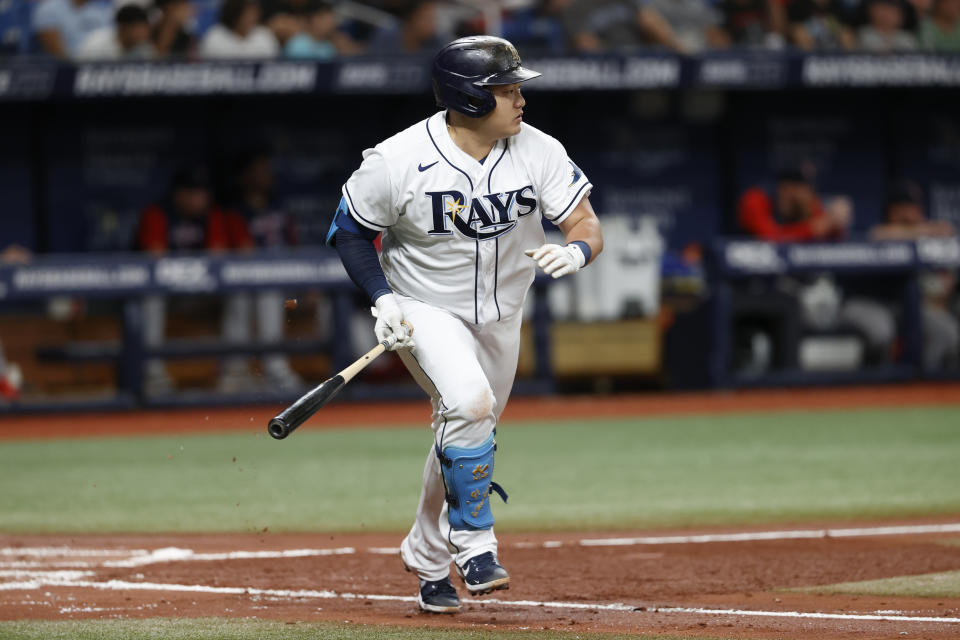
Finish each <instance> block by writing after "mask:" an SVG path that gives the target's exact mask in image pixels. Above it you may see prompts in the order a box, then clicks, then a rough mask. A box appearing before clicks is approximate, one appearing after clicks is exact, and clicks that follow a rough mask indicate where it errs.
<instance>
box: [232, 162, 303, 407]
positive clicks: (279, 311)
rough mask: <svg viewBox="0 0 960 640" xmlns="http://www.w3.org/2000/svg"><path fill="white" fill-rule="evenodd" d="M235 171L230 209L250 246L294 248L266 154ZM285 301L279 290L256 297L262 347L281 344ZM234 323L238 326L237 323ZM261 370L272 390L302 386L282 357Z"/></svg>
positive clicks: (267, 359) (272, 356) (274, 356)
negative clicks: (242, 224) (247, 232)
mask: <svg viewBox="0 0 960 640" xmlns="http://www.w3.org/2000/svg"><path fill="white" fill-rule="evenodd" d="M237 169H238V170H237V193H236V197H235V202H234V203H233V204H232V206H231V208H232V209H234V210H235V211H237V212H238V213H239V214H240V215H242V216H243V218H244V220H245V221H246V224H247V226H248V228H249V230H250V235H251V237H252V238H253V244H254V245H255V246H257V247H259V248H261V249H266V250H282V249H283V248H284V247H289V246H294V245H296V244H297V231H296V224H295V221H294V219H293V216H292V215H290V214H288V213H287V212H286V211H284V210H283V209H282V207H281V206H280V205H279V204H278V203H277V200H276V197H275V194H274V173H273V166H272V163H271V159H270V156H269V155H268V154H267V153H266V152H265V151H253V152H251V153H249V154H247V155H246V156H245V157H243V158H241V159H240V162H239V163H238V167H237ZM284 299H285V296H284V294H283V292H282V291H280V290H266V291H260V292H258V293H257V294H256V317H257V333H258V337H259V339H260V342H261V343H263V344H275V343H278V342H281V341H282V340H283V325H284V320H285V313H286V312H285V310H284ZM237 320H238V322H239V320H240V319H237ZM247 339H249V336H248V338H247ZM263 370H264V372H265V373H266V376H267V381H268V383H269V384H270V385H271V386H272V387H274V388H279V389H283V390H293V389H299V388H300V387H302V386H303V381H302V380H301V379H300V377H299V376H298V375H297V374H296V373H295V372H294V371H293V369H291V368H290V363H289V361H288V360H287V357H286V355H285V354H283V353H269V354H267V355H266V356H264V358H263Z"/></svg>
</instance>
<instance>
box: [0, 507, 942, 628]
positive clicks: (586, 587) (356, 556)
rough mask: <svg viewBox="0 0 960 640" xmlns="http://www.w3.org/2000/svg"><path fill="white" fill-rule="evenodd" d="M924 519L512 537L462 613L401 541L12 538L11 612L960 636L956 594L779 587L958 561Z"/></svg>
mask: <svg viewBox="0 0 960 640" xmlns="http://www.w3.org/2000/svg"><path fill="white" fill-rule="evenodd" d="M887 524H888V525H889V524H890V523H887ZM901 524H904V523H901ZM917 524H918V523H916V522H913V523H909V525H908V527H907V528H905V529H900V530H884V529H877V528H875V527H873V526H868V525H857V526H858V529H856V530H853V529H851V528H850V525H845V526H846V527H847V528H845V529H840V530H834V531H831V532H830V533H829V535H827V534H825V533H824V532H819V531H817V530H816V528H811V527H803V529H802V530H800V531H799V532H798V531H797V530H793V532H792V533H789V532H788V533H784V532H783V530H778V531H773V532H766V533H764V534H762V535H756V533H757V531H756V530H754V531H753V532H751V531H750V530H749V529H748V530H744V531H737V532H734V535H733V536H732V539H733V541H731V536H730V535H729V534H730V533H731V532H724V531H717V530H714V531H712V532H709V533H710V535H709V536H706V537H699V538H697V537H692V538H691V532H689V531H679V532H664V531H657V532H656V533H655V534H652V536H653V537H649V536H650V534H648V537H647V538H645V539H641V540H623V539H621V540H616V539H611V538H612V536H597V535H595V534H590V536H589V539H585V535H584V534H577V535H572V534H567V535H562V536H557V537H551V538H549V539H547V538H544V537H542V536H530V535H523V536H518V535H506V536H502V540H501V551H500V555H501V559H502V561H503V562H504V564H505V565H506V566H507V567H508V568H509V569H510V571H511V574H512V576H513V579H514V582H513V583H512V586H511V588H510V590H509V591H501V592H497V594H493V595H491V596H484V597H482V598H467V597H466V596H464V600H465V605H464V608H463V609H464V610H463V611H462V612H461V613H460V614H458V615H456V616H452V617H451V616H435V615H430V614H422V613H419V612H418V611H417V610H416V605H415V604H414V602H413V601H412V600H413V598H412V596H413V594H414V593H415V584H416V583H415V580H414V578H413V577H412V576H410V575H409V574H407V573H405V572H404V571H403V570H402V568H401V566H400V563H399V560H398V558H397V556H396V552H395V549H393V548H392V547H395V546H396V545H397V544H398V543H399V538H400V536H397V535H357V534H350V535H320V534H317V535H274V534H269V533H265V534H262V535H259V536H253V535H219V536H210V535H205V536H187V535H182V536H180V535H178V536H159V535H148V536H26V535H15V536H0V566H2V567H3V568H2V569H0V619H24V618H35V619H69V618H110V617H135V618H136V617H154V616H164V617H166V616H170V617H178V616H179V617H201V616H228V617H231V616H245V617H246V616H256V617H260V618H269V619H277V620H283V621H288V622H295V621H314V620H329V621H338V622H342V621H345V620H349V621H351V622H356V623H369V624H397V625H416V626H425V625H442V626H451V625H452V626H457V627H463V628H475V627H484V628H490V627H496V628H509V629H544V628H545V629H561V630H576V631H577V632H579V633H583V632H597V631H618V632H638V633H639V632H643V633H683V634H687V635H706V636H713V637H737V638H743V637H758V638H771V637H781V638H782V637H789V638H803V639H806V638H848V637H857V638H891V637H910V638H918V637H919V638H938V639H939V638H957V637H960V599H917V598H912V599H911V598H892V597H868V596H839V595H811V594H796V593H784V592H779V591H775V589H778V588H782V587H799V586H810V585H818V584H829V583H835V582H840V581H850V580H866V579H873V578H882V577H887V576H896V575H905V574H919V573H927V572H933V571H945V570H955V569H960V547H955V546H954V547H951V546H945V545H942V544H938V543H937V540H938V539H940V538H943V537H944V536H945V535H946V536H949V535H956V532H960V523H958V522H947V521H941V522H940V523H936V524H937V528H935V529H929V528H927V529H923V528H921V529H911V528H910V527H916V525H917ZM926 524H928V525H929V524H932V523H931V521H927V522H926ZM931 531H933V532H931ZM701 533H702V532H701ZM751 533H753V534H754V535H750V534H751ZM630 535H631V536H632V535H634V534H630ZM636 535H637V536H642V535H643V534H640V533H638V534H636ZM671 536H681V537H679V538H678V537H671ZM711 536H712V537H711ZM798 536H799V537H798ZM821 536H822V537H821ZM623 537H624V534H623V533H618V534H617V538H623ZM751 538H759V539H751ZM591 540H593V542H591ZM611 543H612V544H611ZM463 591H464V590H463V589H462V588H461V592H463Z"/></svg>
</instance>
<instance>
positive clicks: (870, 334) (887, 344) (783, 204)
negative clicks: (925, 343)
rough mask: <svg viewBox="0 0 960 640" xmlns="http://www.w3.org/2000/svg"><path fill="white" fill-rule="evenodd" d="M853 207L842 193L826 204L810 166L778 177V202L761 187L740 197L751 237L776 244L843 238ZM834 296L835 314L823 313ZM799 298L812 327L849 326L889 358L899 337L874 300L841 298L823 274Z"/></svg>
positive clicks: (880, 357)
mask: <svg viewBox="0 0 960 640" xmlns="http://www.w3.org/2000/svg"><path fill="white" fill-rule="evenodd" d="M852 210H853V206H852V204H851V203H850V201H849V199H848V198H846V197H844V196H840V197H835V198H833V199H831V200H830V202H829V203H828V204H827V205H826V206H823V205H822V204H821V202H820V198H819V196H818V195H817V192H816V189H815V188H814V185H813V177H812V171H811V169H810V168H808V167H800V168H791V169H787V170H784V171H782V172H780V173H779V174H778V175H777V186H776V195H775V200H774V201H771V199H770V197H769V196H768V195H767V194H766V193H765V192H764V191H763V190H761V189H759V188H751V189H748V190H747V191H746V192H744V194H743V196H742V197H741V199H740V205H739V212H738V215H739V221H740V226H741V227H743V229H744V230H746V231H747V232H749V233H750V235H752V236H754V237H757V238H761V239H763V240H768V241H771V242H803V241H812V240H821V241H822V240H836V239H840V238H842V237H844V236H845V235H846V233H847V230H848V228H849V227H850V223H851V221H852ZM824 298H833V299H835V300H836V304H833V305H830V306H831V307H832V308H835V309H836V312H835V313H834V312H831V313H828V314H824V313H822V312H821V310H820V308H821V307H822V300H823V299H824ZM799 302H800V304H801V309H802V311H803V314H804V318H805V320H806V322H807V325H808V327H809V328H811V329H815V330H821V331H822V330H829V329H832V328H834V326H835V325H845V326H847V327H849V328H851V329H853V330H854V331H856V332H857V334H859V335H860V336H861V338H862V340H863V343H864V347H865V352H866V354H867V359H868V360H869V361H871V362H874V363H883V362H887V361H888V360H889V359H890V357H891V356H892V352H893V344H894V340H895V339H896V322H895V321H894V316H893V312H892V311H891V310H890V309H888V308H887V307H886V306H885V305H883V304H881V303H880V302H877V301H875V300H873V299H869V298H865V297H860V296H854V297H850V298H848V299H847V300H845V301H843V302H841V295H840V291H839V289H838V288H837V286H836V285H835V284H834V283H833V282H832V279H831V278H830V277H829V276H821V277H819V278H817V279H816V281H815V282H814V283H813V284H812V285H810V286H807V287H805V288H803V289H802V290H801V292H800V295H799Z"/></svg>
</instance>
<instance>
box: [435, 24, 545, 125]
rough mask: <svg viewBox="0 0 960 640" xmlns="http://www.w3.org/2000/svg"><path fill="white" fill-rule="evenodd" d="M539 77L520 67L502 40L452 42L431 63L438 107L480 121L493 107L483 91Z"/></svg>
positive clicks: (476, 38) (514, 52)
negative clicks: (495, 86) (490, 87)
mask: <svg viewBox="0 0 960 640" xmlns="http://www.w3.org/2000/svg"><path fill="white" fill-rule="evenodd" d="M539 75H540V74H539V73H537V72H536V71H531V70H530V69H524V68H523V67H522V66H520V54H519V53H517V49H516V47H514V46H513V45H512V44H510V43H509V42H507V41H506V40H504V39H503V38H495V37H493V36H469V37H467V38H460V39H459V40H454V41H453V42H451V43H450V44H448V45H447V46H445V47H444V48H443V49H441V50H440V53H438V54H437V57H435V58H434V59H433V94H434V95H435V96H436V97H437V104H438V105H439V106H441V107H447V108H448V109H453V110H454V111H459V112H460V113H462V114H464V115H468V116H470V117H472V118H480V117H482V116H485V115H487V114H488V113H490V112H491V111H493V108H494V107H496V106H497V101H496V98H494V97H493V94H492V93H490V91H489V90H488V89H486V88H485V87H489V86H493V85H500V84H515V83H517V82H525V81H527V80H530V79H531V78H536V77H537V76H539Z"/></svg>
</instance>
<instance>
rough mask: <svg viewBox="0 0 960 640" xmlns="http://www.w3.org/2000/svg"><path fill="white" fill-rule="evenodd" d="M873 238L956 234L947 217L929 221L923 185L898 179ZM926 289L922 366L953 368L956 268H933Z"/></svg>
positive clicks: (958, 329) (958, 334) (958, 333)
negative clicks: (952, 303) (922, 191)
mask: <svg viewBox="0 0 960 640" xmlns="http://www.w3.org/2000/svg"><path fill="white" fill-rule="evenodd" d="M870 235H871V237H872V238H873V239H874V240H913V239H916V238H925V237H951V236H954V235H956V230H955V229H954V227H953V225H952V224H950V223H949V222H947V221H946V220H928V219H927V217H926V214H925V212H924V207H923V197H922V194H921V192H920V187H919V186H917V185H916V184H914V183H912V182H898V183H896V184H895V186H894V188H893V189H892V190H891V193H890V196H889V197H888V199H887V207H886V216H885V221H884V223H883V224H881V225H877V226H876V227H874V228H873V229H871V231H870ZM920 284H921V290H922V292H923V308H922V309H921V320H922V323H923V368H924V370H926V371H936V370H938V369H941V368H944V367H951V368H954V367H956V366H957V363H958V359H960V322H958V321H957V317H956V316H955V315H954V313H952V312H951V309H950V306H951V302H952V301H953V300H954V298H955V293H954V292H955V290H956V286H957V274H956V272H954V271H930V272H927V273H925V274H923V275H922V277H921V281H920Z"/></svg>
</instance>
